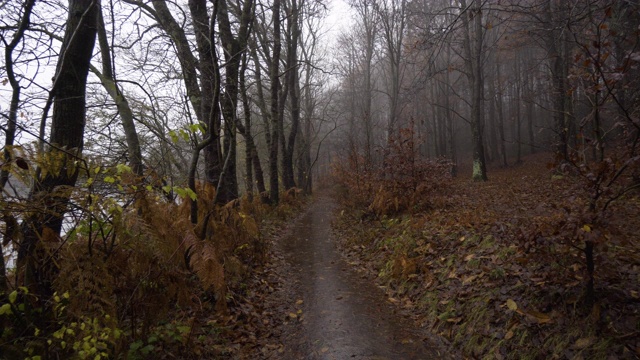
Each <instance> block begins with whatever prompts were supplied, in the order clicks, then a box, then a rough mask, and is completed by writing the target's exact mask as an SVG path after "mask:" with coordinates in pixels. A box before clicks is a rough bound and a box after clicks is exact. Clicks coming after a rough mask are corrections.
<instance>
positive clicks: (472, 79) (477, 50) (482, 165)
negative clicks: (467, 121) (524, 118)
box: [460, 0, 487, 181]
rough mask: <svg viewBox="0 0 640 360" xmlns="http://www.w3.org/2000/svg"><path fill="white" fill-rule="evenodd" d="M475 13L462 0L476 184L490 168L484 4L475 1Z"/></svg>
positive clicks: (477, 0)
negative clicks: (486, 131) (486, 149)
mask: <svg viewBox="0 0 640 360" xmlns="http://www.w3.org/2000/svg"><path fill="white" fill-rule="evenodd" d="M474 3H475V7H474V9H473V10H471V9H469V8H467V4H466V0H461V1H460V5H461V10H462V11H464V14H463V16H462V22H463V26H464V29H465V31H464V36H465V39H464V48H465V53H466V56H467V58H466V59H465V65H466V68H467V77H468V79H469V84H470V85H471V137H472V141H473V175H472V177H473V180H475V181H486V180H487V167H486V160H485V156H484V143H483V128H484V106H483V103H484V78H483V74H482V49H483V39H482V38H483V30H482V1H481V0H474ZM469 18H473V20H474V31H473V35H474V39H473V40H474V41H473V45H474V46H473V47H472V46H471V45H472V42H471V35H472V32H471V27H470V25H469Z"/></svg>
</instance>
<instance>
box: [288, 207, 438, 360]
mask: <svg viewBox="0 0 640 360" xmlns="http://www.w3.org/2000/svg"><path fill="white" fill-rule="evenodd" d="M334 208H335V204H334V202H333V201H332V200H331V199H330V198H328V197H326V196H324V197H321V198H319V199H318V200H317V201H316V202H315V203H313V204H312V205H311V206H310V208H309V209H308V210H307V212H306V213H305V214H304V215H303V216H302V217H301V218H300V219H299V220H298V221H297V222H296V224H295V225H294V227H293V229H292V232H291V235H289V236H288V237H286V238H284V239H283V242H282V250H283V252H284V253H285V259H286V261H287V262H288V263H289V265H290V266H291V267H292V270H293V271H291V276H292V277H293V278H291V279H288V280H289V281H291V282H293V283H294V284H295V287H296V288H297V292H298V294H297V296H299V298H298V299H296V300H297V303H298V304H299V305H301V306H300V309H301V312H299V314H298V315H296V316H298V317H299V319H298V321H299V322H300V324H299V325H300V326H299V327H298V329H299V330H298V331H297V332H296V333H295V334H290V336H289V339H288V341H287V342H288V344H285V348H286V351H285V352H284V354H282V355H284V356H286V358H287V359H376V360H377V359H379V360H382V359H443V358H447V355H446V350H443V349H441V348H440V347H438V346H437V345H435V342H433V341H431V339H430V338H429V337H428V336H427V335H426V333H425V332H424V331H421V330H419V329H417V328H416V327H415V325H413V324H412V323H411V321H409V320H408V319H406V318H404V317H403V316H402V315H400V314H398V313H397V309H396V308H395V307H394V306H393V305H391V304H390V303H388V302H387V297H386V296H385V295H384V293H383V292H382V290H381V289H380V288H378V287H376V286H375V285H374V284H372V283H371V282H370V280H363V278H362V275H361V274H358V273H357V272H356V271H354V269H352V268H351V267H350V266H349V265H348V264H347V263H346V262H345V261H344V260H343V258H342V257H341V255H340V253H339V252H338V250H337V248H336V242H335V239H334V238H333V235H332V231H331V219H332V211H333V209H334ZM300 300H302V301H300Z"/></svg>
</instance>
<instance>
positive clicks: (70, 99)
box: [18, 0, 100, 321]
mask: <svg viewBox="0 0 640 360" xmlns="http://www.w3.org/2000/svg"><path fill="white" fill-rule="evenodd" d="M99 7H100V2H99V1H95V0H70V1H69V17H68V19H67V24H66V29H67V30H66V32H65V36H64V39H63V42H62V48H61V52H60V57H59V59H58V65H57V69H56V75H55V80H54V84H55V85H54V88H53V89H52V93H53V96H54V97H53V115H52V122H51V137H50V144H51V146H50V148H49V149H47V152H46V154H44V156H45V158H47V159H52V160H53V159H56V161H55V162H53V161H50V162H49V163H48V164H46V165H43V166H42V167H41V168H39V169H38V175H37V178H36V181H35V183H34V185H33V187H32V189H31V193H30V201H32V203H33V205H34V211H33V212H32V213H31V215H29V216H28V217H27V218H26V219H25V220H24V222H23V223H22V232H23V239H22V242H21V243H20V247H19V249H18V273H19V274H21V276H24V278H23V282H24V283H23V285H24V286H27V287H28V288H29V290H30V293H32V294H34V295H36V298H37V299H38V302H39V304H37V305H35V306H36V307H38V306H41V307H42V308H43V309H45V310H48V308H47V305H46V304H48V299H50V297H51V296H52V295H53V290H52V282H53V280H54V279H55V276H56V273H57V268H56V260H55V258H56V254H55V252H51V251H48V248H49V247H50V245H52V244H55V243H58V242H59V241H60V232H61V229H62V222H63V219H64V216H65V213H66V212H67V207H68V203H69V199H70V196H71V193H72V192H73V189H74V186H75V183H76V180H77V178H78V173H79V170H80V166H81V164H83V161H82V158H81V155H82V147H83V137H84V126H85V113H86V112H85V91H86V84H87V74H88V72H89V64H90V61H91V56H92V53H93V47H94V44H95V39H96V31H97V26H98V9H99ZM44 313H45V314H46V313H47V312H46V311H45V312H44ZM41 321H44V319H41Z"/></svg>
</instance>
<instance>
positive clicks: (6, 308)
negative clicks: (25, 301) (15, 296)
mask: <svg viewBox="0 0 640 360" xmlns="http://www.w3.org/2000/svg"><path fill="white" fill-rule="evenodd" d="M4 314H7V315H11V314H13V312H12V311H11V305H10V304H2V306H0V315H4Z"/></svg>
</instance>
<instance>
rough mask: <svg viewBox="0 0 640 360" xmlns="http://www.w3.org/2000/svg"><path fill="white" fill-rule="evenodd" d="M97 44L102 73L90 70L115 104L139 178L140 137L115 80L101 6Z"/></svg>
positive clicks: (140, 162)
mask: <svg viewBox="0 0 640 360" xmlns="http://www.w3.org/2000/svg"><path fill="white" fill-rule="evenodd" d="M98 44H99V45H100V55H101V57H102V73H101V72H99V71H98V69H96V68H94V67H93V66H92V67H91V70H92V72H93V73H94V74H95V75H96V76H98V78H99V79H100V82H101V83H102V86H103V87H104V88H105V90H106V91H107V93H108V94H109V96H110V97H111V99H112V100H113V102H114V103H115V104H116V107H117V109H118V114H119V115H120V119H121V121H122V129H123V130H124V135H125V140H126V142H127V150H128V152H129V165H130V166H131V170H132V171H133V173H134V174H135V175H136V176H137V177H138V178H141V177H142V174H143V164H142V151H141V150H140V139H139V138H138V132H137V131H136V125H135V122H134V118H133V111H132V110H131V107H130V106H129V102H128V101H127V98H126V97H125V96H124V95H123V94H122V90H121V89H120V87H119V86H118V84H117V82H116V80H115V73H114V71H113V63H112V60H111V48H110V46H109V41H108V39H107V31H106V29H105V26H104V16H103V14H102V9H101V8H100V9H99V15H98Z"/></svg>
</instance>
